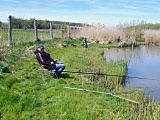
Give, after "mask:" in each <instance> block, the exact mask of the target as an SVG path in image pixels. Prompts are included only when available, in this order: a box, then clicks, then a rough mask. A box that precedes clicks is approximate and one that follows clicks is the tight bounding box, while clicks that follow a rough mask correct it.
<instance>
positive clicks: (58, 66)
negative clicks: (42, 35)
mask: <svg viewBox="0 0 160 120" xmlns="http://www.w3.org/2000/svg"><path fill="white" fill-rule="evenodd" d="M34 53H35V55H36V58H37V60H38V62H39V63H40V65H42V66H43V67H44V68H45V69H48V70H55V73H54V75H53V76H54V77H55V78H58V79H59V78H60V76H61V73H62V71H63V70H64V69H65V65H64V64H63V63H61V62H58V61H57V60H54V59H52V58H51V56H50V54H48V53H46V52H45V51H44V47H43V46H42V45H41V46H39V47H38V48H37V49H36V51H34Z"/></svg>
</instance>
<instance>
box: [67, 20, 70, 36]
mask: <svg viewBox="0 0 160 120" xmlns="http://www.w3.org/2000/svg"><path fill="white" fill-rule="evenodd" d="M67 34H68V38H70V23H68V26H67Z"/></svg>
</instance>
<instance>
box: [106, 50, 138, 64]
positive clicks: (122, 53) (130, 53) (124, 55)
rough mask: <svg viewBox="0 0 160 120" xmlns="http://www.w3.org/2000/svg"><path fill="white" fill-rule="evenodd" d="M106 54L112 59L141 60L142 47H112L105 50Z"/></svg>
mask: <svg viewBox="0 0 160 120" xmlns="http://www.w3.org/2000/svg"><path fill="white" fill-rule="evenodd" d="M104 53H105V56H106V58H107V59H111V60H114V61H116V60H121V59H123V60H126V61H131V60H132V61H135V62H136V61H139V60H140V59H141V53H140V47H135V48H130V47H126V48H111V49H108V48H107V49H106V50H105V52H104Z"/></svg>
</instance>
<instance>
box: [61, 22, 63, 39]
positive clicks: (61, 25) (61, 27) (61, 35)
mask: <svg viewBox="0 0 160 120" xmlns="http://www.w3.org/2000/svg"><path fill="white" fill-rule="evenodd" d="M60 34H61V38H63V32H62V23H61V24H60Z"/></svg>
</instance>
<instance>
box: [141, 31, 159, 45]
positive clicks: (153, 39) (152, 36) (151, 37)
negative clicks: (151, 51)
mask: <svg viewBox="0 0 160 120" xmlns="http://www.w3.org/2000/svg"><path fill="white" fill-rule="evenodd" d="M143 37H144V39H145V42H146V44H149V45H158V46H159V45H160V30H144V36H143Z"/></svg>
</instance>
